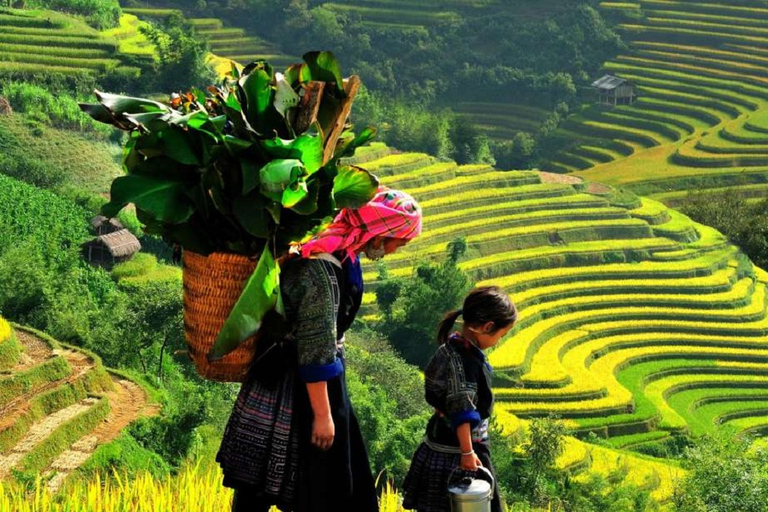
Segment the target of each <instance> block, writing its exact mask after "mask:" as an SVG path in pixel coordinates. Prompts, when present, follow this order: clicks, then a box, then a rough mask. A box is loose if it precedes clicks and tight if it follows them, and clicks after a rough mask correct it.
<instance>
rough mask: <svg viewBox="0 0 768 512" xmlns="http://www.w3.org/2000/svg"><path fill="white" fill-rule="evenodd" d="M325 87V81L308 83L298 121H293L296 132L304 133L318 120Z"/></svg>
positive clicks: (297, 116) (299, 109)
mask: <svg viewBox="0 0 768 512" xmlns="http://www.w3.org/2000/svg"><path fill="white" fill-rule="evenodd" d="M324 89H325V82H309V83H308V84H307V85H306V90H305V91H304V96H302V97H301V104H300V105H299V108H298V113H297V115H296V121H295V122H294V123H293V129H294V130H295V131H296V133H304V132H305V131H307V129H309V127H310V126H312V123H314V122H315V121H317V113H318V111H319V110H320V103H321V101H322V99H323V90H324Z"/></svg>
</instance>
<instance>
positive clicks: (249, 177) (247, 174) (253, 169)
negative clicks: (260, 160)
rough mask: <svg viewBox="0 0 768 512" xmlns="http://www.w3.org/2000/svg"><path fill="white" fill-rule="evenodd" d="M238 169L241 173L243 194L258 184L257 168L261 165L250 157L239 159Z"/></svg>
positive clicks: (259, 168)
mask: <svg viewBox="0 0 768 512" xmlns="http://www.w3.org/2000/svg"><path fill="white" fill-rule="evenodd" d="M240 169H241V170H242V173H243V195H245V194H248V193H249V192H250V191H251V190H253V189H255V188H256V187H258V186H259V180H260V179H261V178H260V175H259V170H261V166H260V165H259V164H257V163H256V162H254V161H253V160H251V159H250V158H243V159H240Z"/></svg>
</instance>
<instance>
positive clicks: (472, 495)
mask: <svg viewBox="0 0 768 512" xmlns="http://www.w3.org/2000/svg"><path fill="white" fill-rule="evenodd" d="M458 469H459V468H456V469H454V470H453V471H452V472H451V474H450V476H449V477H448V495H449V496H450V498H451V512H491V501H493V489H494V487H493V486H494V485H495V482H494V480H493V475H492V474H491V472H490V471H489V470H488V469H487V468H484V467H480V468H479V469H478V470H477V472H476V473H475V476H476V478H472V477H470V476H464V477H463V478H462V479H461V480H459V481H458V483H453V476H454V474H455V473H456V471H457V470H458ZM480 475H482V477H483V478H477V476H480Z"/></svg>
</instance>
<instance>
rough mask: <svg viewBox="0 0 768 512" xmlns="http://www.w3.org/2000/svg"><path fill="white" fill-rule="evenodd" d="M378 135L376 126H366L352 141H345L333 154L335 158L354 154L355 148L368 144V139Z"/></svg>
mask: <svg viewBox="0 0 768 512" xmlns="http://www.w3.org/2000/svg"><path fill="white" fill-rule="evenodd" d="M375 136H376V128H374V127H373V126H368V127H366V128H365V129H364V130H363V131H362V132H360V134H359V135H358V136H357V137H354V138H353V139H352V140H351V141H349V142H347V143H344V144H343V145H342V146H341V147H340V148H338V149H337V150H336V152H335V153H334V154H333V157H334V158H344V157H351V156H354V154H355V150H356V149H357V148H359V147H360V146H362V145H363V144H366V143H367V142H368V141H370V140H371V139H373V138H374V137H375Z"/></svg>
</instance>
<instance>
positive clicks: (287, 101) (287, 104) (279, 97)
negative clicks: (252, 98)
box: [275, 73, 300, 117]
mask: <svg viewBox="0 0 768 512" xmlns="http://www.w3.org/2000/svg"><path fill="white" fill-rule="evenodd" d="M275 79H276V91H275V110H277V111H278V112H279V113H280V115H281V116H283V117H285V114H286V112H288V110H289V109H292V108H293V107H295V106H296V105H298V104H299V100H300V98H299V95H298V94H296V91H294V90H293V87H291V84H290V83H289V82H288V80H286V77H285V76H283V74H281V73H277V74H276V75H275Z"/></svg>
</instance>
